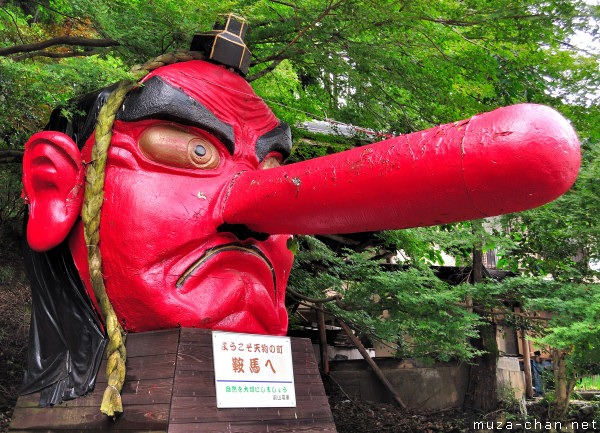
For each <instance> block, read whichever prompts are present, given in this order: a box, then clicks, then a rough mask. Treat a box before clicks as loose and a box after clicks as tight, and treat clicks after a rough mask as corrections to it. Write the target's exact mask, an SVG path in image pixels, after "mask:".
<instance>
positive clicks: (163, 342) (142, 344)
mask: <svg viewBox="0 0 600 433" xmlns="http://www.w3.org/2000/svg"><path fill="white" fill-rule="evenodd" d="M178 343H179V329H165V330H162V331H151V332H137V333H132V334H127V339H126V341H125V347H126V348H127V358H134V357H136V356H150V355H166V354H168V353H177V345H178Z"/></svg>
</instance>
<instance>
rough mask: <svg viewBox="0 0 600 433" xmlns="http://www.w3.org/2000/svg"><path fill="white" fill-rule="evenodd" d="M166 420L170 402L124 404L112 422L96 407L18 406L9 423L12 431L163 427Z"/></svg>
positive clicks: (153, 428) (163, 428) (146, 428)
mask: <svg viewBox="0 0 600 433" xmlns="http://www.w3.org/2000/svg"><path fill="white" fill-rule="evenodd" d="M168 419H169V405H166V404H162V405H150V406H139V405H134V406H123V414H122V415H121V416H120V417H119V418H117V420H116V421H113V420H112V419H111V418H108V417H107V416H106V415H104V414H103V413H101V412H100V410H99V409H98V408H96V409H95V410H92V408H89V407H53V408H21V409H20V410H18V411H15V413H14V414H13V419H12V423H11V429H12V430H16V431H18V430H48V426H56V427H53V429H54V430H56V431H62V430H66V431H68V430H78V431H87V430H101V431H111V430H112V431H114V430H134V429H138V430H159V431H160V430H163V431H164V430H166V428H167V421H168Z"/></svg>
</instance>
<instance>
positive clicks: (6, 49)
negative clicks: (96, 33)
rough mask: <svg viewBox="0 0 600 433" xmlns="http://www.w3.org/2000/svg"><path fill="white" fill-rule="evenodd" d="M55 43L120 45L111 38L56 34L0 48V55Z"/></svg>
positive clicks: (25, 51)
mask: <svg viewBox="0 0 600 433" xmlns="http://www.w3.org/2000/svg"><path fill="white" fill-rule="evenodd" d="M56 45H78V46H82V47H114V46H117V45H120V43H119V42H117V41H115V40H113V39H89V38H80V37H76V36H58V37H56V38H52V39H47V40H45V41H41V42H35V43H33V44H20V45H13V46H11V47H4V48H0V57H1V56H8V55H10V54H15V53H29V52H32V51H40V50H43V49H45V48H48V47H53V46H56Z"/></svg>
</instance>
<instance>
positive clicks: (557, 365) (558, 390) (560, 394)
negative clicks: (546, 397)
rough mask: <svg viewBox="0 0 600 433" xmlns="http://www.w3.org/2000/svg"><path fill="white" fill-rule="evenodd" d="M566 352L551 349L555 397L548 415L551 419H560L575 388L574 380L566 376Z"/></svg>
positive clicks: (567, 407) (564, 413) (565, 411)
mask: <svg viewBox="0 0 600 433" xmlns="http://www.w3.org/2000/svg"><path fill="white" fill-rule="evenodd" d="M566 358H567V353H566V352H563V351H560V350H557V349H554V350H553V351H552V362H553V368H554V392H555V394H556V399H555V400H554V406H553V407H552V410H551V413H550V416H551V417H552V418H553V419H562V418H564V416H565V415H566V413H567V410H568V409H569V400H571V394H572V393H573V388H575V380H574V379H568V378H567V362H566Z"/></svg>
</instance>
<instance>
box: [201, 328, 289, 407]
mask: <svg viewBox="0 0 600 433" xmlns="http://www.w3.org/2000/svg"><path fill="white" fill-rule="evenodd" d="M212 335H213V357H214V362H215V386H216V391H217V407H219V408H233V407H295V406H296V391H295V388H294V370H293V365H292V346H291V343H290V339H289V338H288V337H277V336H272V335H256V334H239V333H235V332H221V331H213V333H212Z"/></svg>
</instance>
